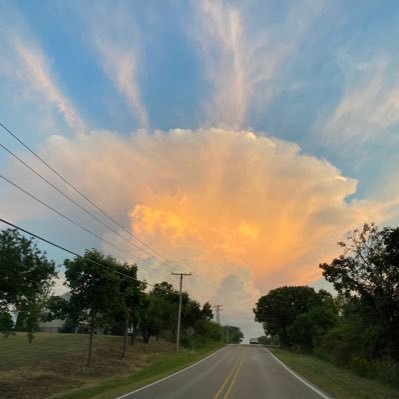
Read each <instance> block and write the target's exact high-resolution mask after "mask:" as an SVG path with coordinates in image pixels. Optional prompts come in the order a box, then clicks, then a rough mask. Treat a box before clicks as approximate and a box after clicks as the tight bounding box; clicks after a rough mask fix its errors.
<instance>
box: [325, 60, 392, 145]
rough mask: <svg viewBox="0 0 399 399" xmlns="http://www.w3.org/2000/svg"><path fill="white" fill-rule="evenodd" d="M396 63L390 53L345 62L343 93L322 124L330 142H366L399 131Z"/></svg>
mask: <svg viewBox="0 0 399 399" xmlns="http://www.w3.org/2000/svg"><path fill="white" fill-rule="evenodd" d="M395 65H396V66H397V63H395V60H394V59H392V58H391V59H390V57H384V58H382V59H379V60H378V59H377V60H373V61H369V62H367V61H366V62H352V63H348V62H347V63H345V64H344V65H341V67H342V68H343V73H344V76H345V83H344V86H343V91H342V96H341V98H340V100H339V102H338V103H337V105H336V107H335V108H334V109H333V111H332V112H331V114H330V115H329V116H328V117H327V119H326V120H324V122H322V124H323V126H322V127H321V128H322V131H323V135H324V140H325V142H326V143H327V144H336V145H337V144H340V143H353V144H355V143H357V144H359V143H366V142H367V141H369V140H373V139H376V138H380V137H381V135H383V136H385V139H387V138H388V136H392V134H395V133H396V132H397V130H398V126H397V124H398V123H399V74H398V73H397V68H396V67H395ZM391 138H392V137H391Z"/></svg>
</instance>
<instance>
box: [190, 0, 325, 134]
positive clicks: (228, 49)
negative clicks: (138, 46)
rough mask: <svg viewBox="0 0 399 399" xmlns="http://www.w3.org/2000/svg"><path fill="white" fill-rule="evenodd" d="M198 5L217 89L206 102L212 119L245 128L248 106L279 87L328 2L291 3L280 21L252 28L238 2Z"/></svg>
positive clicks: (207, 59) (201, 34) (205, 51)
mask: <svg viewBox="0 0 399 399" xmlns="http://www.w3.org/2000/svg"><path fill="white" fill-rule="evenodd" d="M195 4H196V5H197V8H198V16H199V27H198V29H197V30H196V31H195V32H194V36H195V37H196V38H197V40H198V42H199V43H200V48H201V54H202V56H203V57H204V62H205V65H206V70H207V74H208V78H209V81H210V82H211V84H212V86H213V90H214V93H213V95H212V97H211V98H210V99H209V100H208V101H207V102H206V106H205V107H206V113H207V117H208V118H207V119H208V122H209V124H213V125H219V126H227V127H232V128H240V127H242V126H243V123H244V122H245V119H246V115H247V112H248V109H249V107H250V106H251V104H253V103H255V102H256V103H257V104H256V106H257V107H262V106H266V105H267V103H268V102H269V101H270V99H271V98H272V97H273V96H274V95H275V94H276V92H278V90H279V88H278V87H276V86H275V85H274V84H273V79H274V78H275V77H276V76H277V75H278V72H279V68H280V67H281V66H282V65H283V64H284V62H286V61H287V59H288V58H289V57H290V56H292V55H293V54H295V52H296V51H297V50H298V45H299V43H300V42H301V40H302V39H303V37H304V33H306V32H307V29H308V25H309V21H311V20H312V19H314V17H315V16H317V15H318V14H319V13H320V12H321V11H322V9H323V2H318V3H316V2H312V1H307V2H305V3H303V4H301V6H300V7H295V6H294V7H292V8H291V9H290V11H289V12H288V13H287V15H286V17H285V19H284V20H283V21H282V22H281V24H280V25H281V26H279V27H278V29H277V28H276V26H266V27H265V26H264V27H263V29H258V30H252V29H251V28H250V25H251V24H250V23H249V22H250V21H248V20H247V19H246V18H245V15H244V13H243V12H242V10H241V9H240V8H239V7H238V6H233V5H231V4H227V3H226V2H224V1H223V0H216V1H211V0H203V1H200V2H196V3H195Z"/></svg>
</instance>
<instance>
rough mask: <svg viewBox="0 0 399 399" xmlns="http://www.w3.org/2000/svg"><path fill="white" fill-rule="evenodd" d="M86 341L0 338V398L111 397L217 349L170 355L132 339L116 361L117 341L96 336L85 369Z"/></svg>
mask: <svg viewBox="0 0 399 399" xmlns="http://www.w3.org/2000/svg"><path fill="white" fill-rule="evenodd" d="M88 338H89V337H88V336H87V335H83V334H82V335H80V334H79V335H77V334H50V333H37V334H35V339H34V341H33V343H32V344H29V343H28V342H27V341H26V337H25V334H17V335H16V336H10V337H8V338H0V397H1V398H2V399H11V398H16V397H18V398H20V399H28V398H29V399H41V398H48V397H57V396H56V395H58V397H60V398H69V399H71V398H76V399H78V398H112V397H115V396H117V395H118V394H122V393H123V392H127V391H130V390H132V389H135V388H136V387H138V386H139V385H145V384H146V383H148V382H152V381H154V380H155V379H157V378H161V377H163V376H165V375H167V374H168V373H170V372H173V371H175V370H177V369H179V368H183V367H184V366H185V365H187V364H189V363H192V362H195V361H196V360H197V359H199V358H200V357H201V356H204V355H205V353H208V352H210V351H212V350H214V349H216V346H215V345H214V346H210V347H204V348H202V349H201V350H197V351H185V352H182V353H175V352H174V349H175V346H174V344H172V343H170V342H167V341H164V340H159V342H156V341H151V342H150V343H149V344H144V343H143V342H142V341H140V340H137V341H136V342H135V345H134V346H133V347H129V353H128V356H127V357H126V358H125V359H121V350H122V337H113V336H101V335H98V336H97V335H96V336H95V337H94V354H93V362H92V364H93V366H92V367H90V368H86V367H85V363H86V356H87V347H88ZM77 388H80V389H77ZM71 390H72V391H71ZM69 391H70V392H69ZM67 392H68V393H67ZM63 393H65V394H63Z"/></svg>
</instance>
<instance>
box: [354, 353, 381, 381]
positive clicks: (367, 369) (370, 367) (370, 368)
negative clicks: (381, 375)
mask: <svg viewBox="0 0 399 399" xmlns="http://www.w3.org/2000/svg"><path fill="white" fill-rule="evenodd" d="M350 368H351V369H352V370H353V371H355V372H356V373H357V374H359V375H360V376H361V377H368V378H375V377H376V368H375V365H374V363H372V362H370V361H368V360H366V359H364V358H362V357H359V356H352V359H351V363H350Z"/></svg>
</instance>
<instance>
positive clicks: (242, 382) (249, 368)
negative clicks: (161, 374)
mask: <svg viewBox="0 0 399 399" xmlns="http://www.w3.org/2000/svg"><path fill="white" fill-rule="evenodd" d="M121 398H123V399H208V398H209V399H260V398H268V399H327V396H326V395H325V394H323V393H322V392H320V391H318V389H317V388H313V389H312V387H311V386H309V384H308V383H307V382H306V381H303V380H301V379H300V378H298V377H296V376H295V375H294V374H293V373H292V372H290V371H289V370H288V369H287V368H286V367H284V365H283V364H281V363H280V362H279V361H278V360H277V359H276V358H275V357H273V356H272V355H271V353H270V352H269V351H267V350H266V349H265V348H264V347H262V346H260V345H259V346H258V345H229V346H227V347H225V348H223V349H222V350H220V351H218V352H216V353H215V354H213V355H211V356H210V357H208V358H206V359H205V360H204V361H202V362H199V363H197V364H196V365H194V366H192V367H189V368H187V369H185V370H183V371H181V372H179V373H176V374H175V375H173V376H171V377H167V378H166V379H164V380H161V381H160V382H157V383H154V384H151V385H149V386H147V387H144V388H141V389H140V390H137V391H135V392H132V393H130V394H127V395H124V396H122V397H121Z"/></svg>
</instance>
